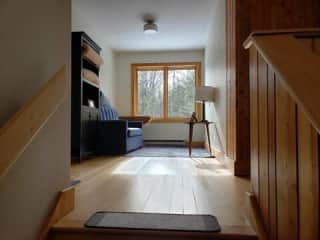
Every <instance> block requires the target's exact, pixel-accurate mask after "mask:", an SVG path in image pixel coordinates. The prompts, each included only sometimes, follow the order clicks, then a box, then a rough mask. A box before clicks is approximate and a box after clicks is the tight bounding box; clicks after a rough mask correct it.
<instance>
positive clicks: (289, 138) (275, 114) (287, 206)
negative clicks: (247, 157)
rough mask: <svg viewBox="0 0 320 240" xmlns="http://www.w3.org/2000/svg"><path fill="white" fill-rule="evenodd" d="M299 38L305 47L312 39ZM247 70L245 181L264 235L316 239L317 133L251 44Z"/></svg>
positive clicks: (319, 159)
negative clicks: (248, 153)
mask: <svg viewBox="0 0 320 240" xmlns="http://www.w3.org/2000/svg"><path fill="white" fill-rule="evenodd" d="M299 41H301V42H302V43H303V44H305V46H306V51H307V48H310V49H313V50H314V49H315V42H316V41H317V39H299ZM249 72H250V129H251V133H250V137H251V183H252V189H253V193H254V194H255V196H256V199H257V200H258V204H259V207H260V211H261V216H262V221H263V223H264V227H265V231H266V232H267V235H268V239H272V240H273V239H277V240H287V239H290V240H291V239H293V240H295V239H297V240H298V239H299V240H304V239H308V240H317V239H320V233H319V225H320V207H319V201H320V200H319V189H320V174H319V172H320V166H319V165H320V164H319V162H320V137H319V134H318V133H317V132H316V130H315V129H314V128H313V127H312V125H311V124H310V122H309V121H308V119H307V118H306V116H305V115H304V113H303V112H302V111H301V110H300V109H299V108H298V106H297V104H296V103H295V102H294V101H293V99H292V98H291V97H290V95H289V94H288V93H287V91H286V89H285V87H284V86H283V85H282V84H281V82H282V81H281V79H280V78H279V77H278V76H277V75H276V74H275V72H274V70H273V69H272V67H270V66H269V65H268V64H267V63H266V62H265V61H264V59H263V57H262V56H261V55H260V54H259V53H258V51H257V50H256V49H255V48H254V47H251V48H250V71H249ZM302 81H303V79H302Z"/></svg>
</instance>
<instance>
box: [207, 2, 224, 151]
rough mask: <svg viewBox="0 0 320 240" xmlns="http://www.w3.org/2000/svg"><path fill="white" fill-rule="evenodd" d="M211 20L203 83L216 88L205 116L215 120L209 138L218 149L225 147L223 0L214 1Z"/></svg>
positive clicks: (222, 149)
mask: <svg viewBox="0 0 320 240" xmlns="http://www.w3.org/2000/svg"><path fill="white" fill-rule="evenodd" d="M213 9H214V12H213V20H212V24H211V28H210V33H209V38H208V42H207V46H206V49H205V79H206V80H205V83H206V85H208V86H213V87H215V88H216V100H215V103H214V104H213V103H208V104H207V106H206V109H207V110H206V115H207V116H206V117H207V119H209V120H211V121H215V122H216V123H217V124H216V126H217V127H216V128H215V127H214V126H211V129H210V130H211V139H214V141H213V145H214V147H215V148H217V149H218V150H220V151H222V152H225V149H226V123H227V119H226V118H227V112H226V110H227V104H226V103H227V97H226V93H227V88H226V30H225V24H226V16H225V1H221V0H215V1H214V7H213Z"/></svg>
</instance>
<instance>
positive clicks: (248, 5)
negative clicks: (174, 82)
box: [226, 0, 320, 175]
mask: <svg viewBox="0 0 320 240" xmlns="http://www.w3.org/2000/svg"><path fill="white" fill-rule="evenodd" d="M226 1H227V13H226V14H227V29H226V32H227V33H226V34H227V48H228V54H227V69H228V70H227V71H228V72H227V82H228V85H227V87H228V97H227V98H228V100H227V101H228V105H227V106H228V109H227V119H228V124H227V154H228V156H229V157H231V158H233V159H234V160H236V162H235V174H236V175H248V174H249V172H250V157H249V156H250V131H249V129H250V127H249V124H250V123H249V120H250V111H249V106H250V94H249V89H250V86H249V53H248V52H247V51H245V50H244V49H243V47H242V44H243V42H244V41H245V39H246V38H247V37H248V36H249V34H250V33H251V32H253V31H257V30H270V29H274V30H275V29H287V28H311V27H320V1H315V0H226Z"/></svg>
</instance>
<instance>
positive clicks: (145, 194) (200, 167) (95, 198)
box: [62, 157, 249, 226]
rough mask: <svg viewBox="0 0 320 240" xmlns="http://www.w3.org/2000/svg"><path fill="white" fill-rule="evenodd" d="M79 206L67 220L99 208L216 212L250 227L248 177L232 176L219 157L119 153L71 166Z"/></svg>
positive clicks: (222, 219)
mask: <svg viewBox="0 0 320 240" xmlns="http://www.w3.org/2000/svg"><path fill="white" fill-rule="evenodd" d="M71 176H72V179H79V180H81V181H82V182H81V183H80V184H79V185H77V187H76V206H75V210H74V211H73V212H72V213H70V214H69V215H68V216H66V217H65V218H64V219H63V220H62V223H63V222H64V221H65V222H66V221H69V222H70V221H78V222H79V221H80V222H84V221H86V220H87V219H88V218H89V217H90V215H91V214H93V213H94V212H96V211H102V210H106V211H121V212H123V211H132V212H156V213H183V214H212V215H215V216H216V217H217V218H218V220H219V222H220V224H221V225H224V226H248V223H247V220H246V218H245V213H244V201H245V192H246V191H248V190H249V180H247V179H243V178H237V177H234V176H232V174H231V172H230V171H229V170H228V169H226V168H225V167H224V166H223V165H222V164H221V163H219V162H218V161H217V160H215V159H209V158H163V157H161V158H160V157H159V158H158V157H153V158H149V157H132V158H126V157H116V158H98V159H92V160H88V161H85V162H83V163H81V164H78V165H73V166H72V168H71Z"/></svg>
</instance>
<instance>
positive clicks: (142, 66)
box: [131, 62, 202, 123]
mask: <svg viewBox="0 0 320 240" xmlns="http://www.w3.org/2000/svg"><path fill="white" fill-rule="evenodd" d="M172 69H194V70H195V72H196V76H195V86H196V87H198V86H200V85H201V62H177V63H139V64H131V114H132V116H138V115H139V112H138V84H137V80H138V76H137V74H138V71H139V70H154V71H156V70H161V71H163V72H164V79H163V81H164V84H163V88H164V89H163V90H164V94H163V117H161V118H152V121H151V122H153V123H170V122H186V121H188V120H189V118H183V117H169V116H168V102H169V97H168V70H172ZM195 112H196V115H197V117H198V118H199V119H200V116H201V113H202V110H201V104H200V103H195ZM190 115H191V114H190Z"/></svg>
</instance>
